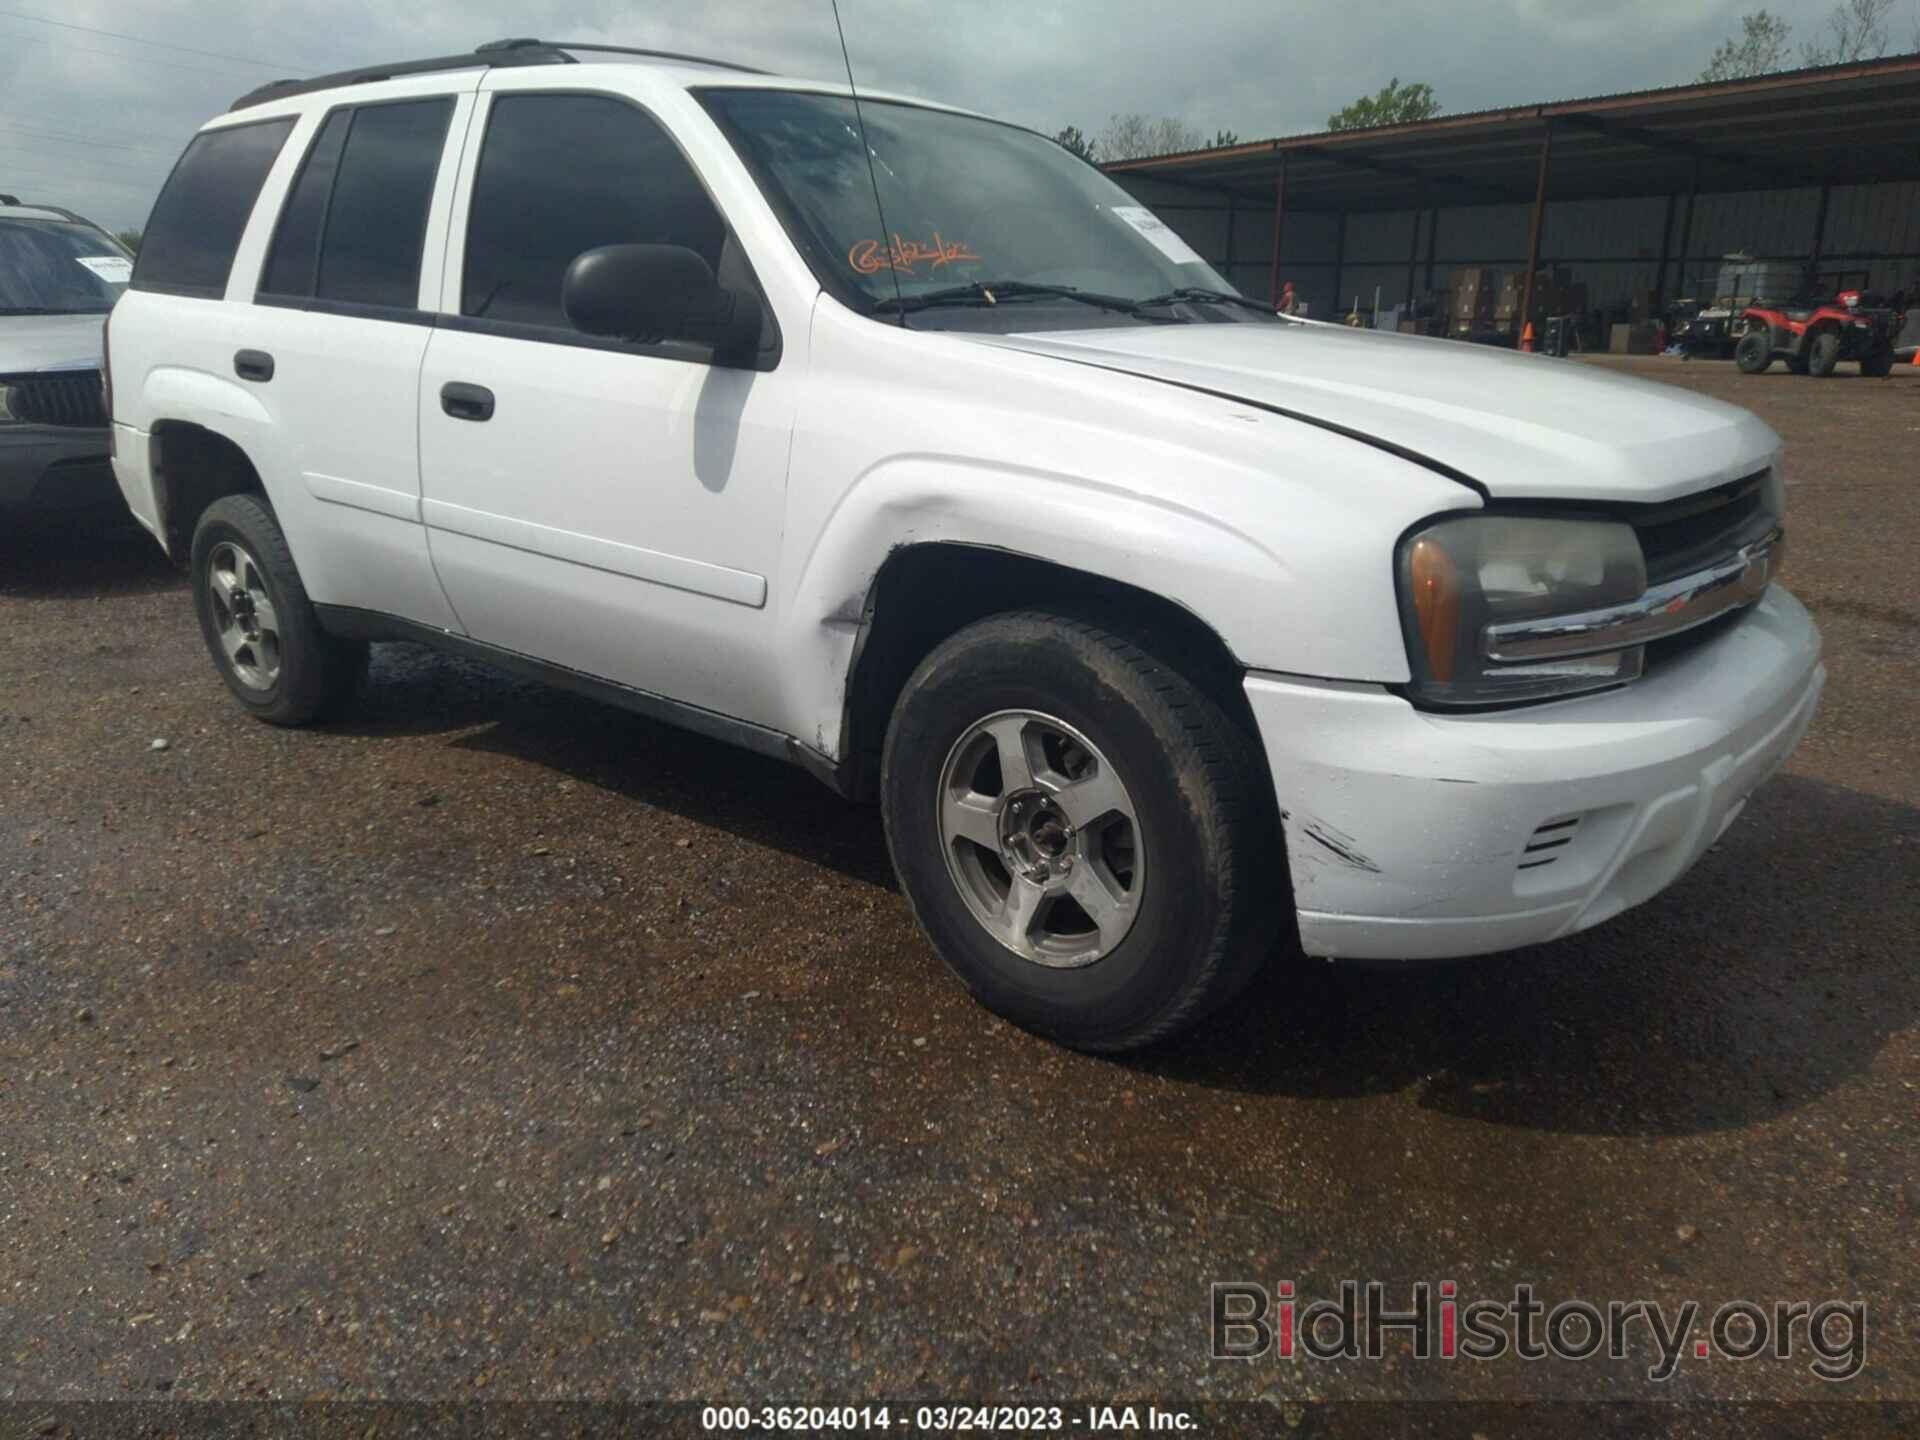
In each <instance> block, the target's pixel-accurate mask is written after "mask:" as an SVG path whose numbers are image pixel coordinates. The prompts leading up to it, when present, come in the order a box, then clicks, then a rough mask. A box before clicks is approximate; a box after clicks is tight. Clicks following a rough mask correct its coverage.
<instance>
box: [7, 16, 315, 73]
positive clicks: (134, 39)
mask: <svg viewBox="0 0 1920 1440" xmlns="http://www.w3.org/2000/svg"><path fill="white" fill-rule="evenodd" d="M0 15H10V16H12V17H13V18H14V19H16V20H31V21H32V22H33V23H34V24H36V25H54V26H58V27H59V28H60V29H62V30H79V31H82V32H84V33H86V34H88V35H105V36H107V37H108V38H109V39H113V40H125V41H128V42H129V43H131V44H134V45H152V46H154V47H155V48H156V49H160V50H178V51H179V52H180V53H181V54H183V55H199V56H202V57H204V58H205V59H208V60H234V61H237V62H239V63H240V64H242V65H257V66H259V67H260V68H261V69H262V70H278V71H279V72H280V73H281V74H283V75H285V74H289V73H291V72H293V71H298V70H303V69H307V68H310V67H306V66H300V65H286V64H283V63H281V62H280V61H278V60H258V59H255V58H254V57H253V56H251V55H228V54H225V53H223V52H221V51H218V50H196V49H194V48H193V46H191V45H173V44H169V43H168V42H167V41H165V40H149V39H148V38H147V37H146V36H144V35H128V34H126V33H125V32H124V31H120V30H101V29H98V28H96V27H94V26H92V25H75V24H74V23H73V22H72V21H70V20H49V19H48V18H47V17H46V16H44V15H35V14H32V13H30V12H28V11H26V10H0ZM311 68H316V69H317V68H319V67H311Z"/></svg>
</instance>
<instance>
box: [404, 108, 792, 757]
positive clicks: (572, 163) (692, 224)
mask: <svg viewBox="0 0 1920 1440" xmlns="http://www.w3.org/2000/svg"><path fill="white" fill-rule="evenodd" d="M506 73H507V74H508V76H509V78H508V79H507V80H506V81H504V82H502V83H503V84H504V85H506V86H509V87H511V86H515V85H517V86H518V87H519V88H517V89H514V88H505V89H502V90H499V91H493V92H490V93H485V94H483V96H482V103H483V106H484V111H483V113H482V114H481V115H480V116H479V117H478V118H477V119H476V123H475V129H474V135H475V137H476V138H477V143H478V150H477V154H474V155H470V156H469V157H468V159H467V161H466V168H467V170H468V171H469V172H470V174H471V182H470V183H469V184H467V185H465V186H463V193H464V195H465V196H466V203H465V206H464V211H463V208H462V206H460V205H459V204H458V203H456V207H455V213H454V224H453V230H454V234H453V238H452V246H453V250H454V252H456V253H454V254H450V256H449V265H448V291H447V299H446V300H444V301H443V305H442V309H443V311H446V312H449V313H444V314H442V315H441V317H440V323H439V325H438V327H437V328H436V329H435V330H434V332H433V337H432V340H431V342H430V343H429V345H428V347H427V355H426V364H425V367H424V369H423V372H422V377H421V385H420V445H421V486H422V493H423V497H424V499H423V506H422V513H423V515H424V517H425V519H426V524H427V528H428V536H429V541H430V544H431V546H432V551H433V561H434V568H435V570H436V571H437V573H438V574H439V577H440V580H441V582H442V584H443V585H444V586H445V588H446V592H447V597H448V599H449V600H450V601H451V603H452V605H453V607H454V609H455V610H456V611H457V612H458V614H459V617H460V621H461V623H462V625H463V627H464V628H465V629H466V631H467V633H468V634H470V635H471V636H473V638H475V639H476V640H481V641H485V642H487V643H488V644H491V645H496V646H499V647H502V648H504V649H506V650H510V651H515V652H518V653H520V654H523V655H529V656H533V657H535V658H537V659H541V660H545V661H550V662H554V663H557V664H560V665H563V666H566V667H567V668H569V669H573V670H578V671H582V672H585V673H586V674H589V675H594V676H598V677H601V678H603V679H609V680H613V681H616V682H619V683H621V684H624V685H627V686H631V687H634V688H637V689H640V690H645V691H649V692H652V693H655V694H660V695H665V696H668V697H670V698H672V699H675V700H679V701H682V702H684V703H688V704H692V705H697V706H700V707H702V708H705V709H709V710H714V711H718V712H720V713H722V714H726V715H732V716H736V717H739V718H742V719H748V720H756V721H760V722H763V723H764V722H766V721H768V720H770V719H771V718H772V717H773V716H774V715H775V714H776V713H777V711H776V706H775V700H776V696H775V684H774V679H773V675H774V669H775V667H773V666H772V665H770V664H769V663H768V657H769V649H770V646H771V643H772V633H771V625H770V616H769V612H768V607H767V601H768V593H769V582H770V579H771V578H772V577H773V575H774V572H775V564H776V560H777V557H778V554H779V548H780V530H781V516H782V511H783V508H784V491H785V477H786V464H787V453H788V444H789V437H790V435H791V432H792V428H793V415H794V404H795V400H794V384H795V381H794V376H793V371H794V369H795V367H794V366H793V365H791V364H789V365H787V366H785V367H784V368H782V367H779V366H777V365H776V364H774V363H773V357H774V355H775V354H776V352H775V351H773V350H771V349H769V350H767V351H766V352H764V353H765V354H766V355H767V357H768V360H767V364H766V365H763V366H762V367H761V368H757V369H741V368H727V367H722V366H718V365H715V364H713V363H711V359H712V357H711V352H710V350H708V349H707V348H706V347H703V346H698V345H691V344H685V343H678V342H670V343H658V344H640V343H628V342H624V341H618V342H616V341H609V340H605V339H599V338H595V337H592V336H588V335H584V334H581V333H580V332H578V331H576V330H574V329H573V328H572V327H571V326H570V325H569V324H568V322H567V319H566V316H565V315H564V313H562V310H561V305H560V290H561V279H562V277H563V275H564V274H565V272H566V269H567V266H568V265H569V264H570V263H571V262H572V260H573V259H574V258H575V257H576V256H577V255H579V254H581V253H583V252H584V251H587V250H591V249H593V248H595V247H597V246H601V245H610V244H617V243H649V244H670V245H683V246H686V247H688V248H690V249H692V250H695V251H697V252H698V253H699V254H701V255H702V256H703V257H705V258H706V260H707V263H708V264H709V265H711V266H712V267H713V269H714V271H715V273H716V274H717V275H718V277H719V279H720V282H721V283H722V284H723V285H729V286H739V285H752V284H753V283H754V281H753V278H752V274H751V271H750V269H749V268H748V267H747V265H746V263H745V260H744V257H743V256H742V255H741V254H740V253H739V249H738V242H737V241H736V240H735V239H734V238H733V237H732V235H731V233H730V231H729V230H728V227H727V225H726V223H725V221H724V220H723V219H722V218H721V215H720V213H719V211H718V209H717V208H716V206H715V205H714V203H713V201H712V200H711V199H710V198H709V196H708V192H707V190H706V189H705V188H704V187H703V185H702V184H701V181H700V179H699V177H698V176H697V175H696V174H695V173H694V171H693V169H692V167H691V166H690V165H689V163H688V161H687V160H686V158H685V157H684V156H683V155H682V154H681V152H680V150H679V148H678V147H677V146H676V145H675V144H674V142H673V140H672V138H671V137H670V136H669V135H668V133H667V132H666V131H665V129H663V128H662V127H661V125H660V124H659V123H658V122H657V121H655V120H654V119H653V118H652V117H651V116H650V115H648V114H647V113H646V112H645V111H644V110H642V109H640V108H639V107H638V106H636V105H634V104H633V103H632V102H630V101H628V100H625V99H621V98H619V97H616V96H612V95H601V94H583V93H580V92H577V91H575V92H567V93H559V92H542V91H539V90H537V89H532V88H529V86H528V77H527V76H526V75H525V74H524V72H506ZM470 144H471V142H470ZM456 296H457V302H458V303H457V312H458V313H457V314H455V313H451V312H453V311H454V310H455V308H456V306H455V304H454V303H453V302H454V299H455V297H456ZM769 367H771V368H769Z"/></svg>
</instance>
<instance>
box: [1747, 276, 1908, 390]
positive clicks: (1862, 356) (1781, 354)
mask: <svg viewBox="0 0 1920 1440" xmlns="http://www.w3.org/2000/svg"><path fill="white" fill-rule="evenodd" d="M1873 300H1874V297H1872V296H1868V295H1865V294H1863V293H1862V292H1860V291H1858V290H1843V291H1841V292H1840V294H1839V295H1838V296H1837V297H1835V298H1834V299H1833V300H1832V301H1830V302H1827V303H1824V304H1820V305H1815V306H1811V307H1807V308H1801V307H1789V308H1784V309H1782V308H1777V307H1775V306H1772V305H1749V306H1748V307H1747V308H1746V309H1745V310H1744V311H1743V312H1741V317H1740V318H1741V320H1742V321H1743V322H1744V323H1745V326H1746V329H1745V330H1744V331H1743V332H1742V333H1741V336H1740V339H1739V341H1738V342H1737V343H1736V344H1735V345H1734V347H1733V361H1734V364H1736V365H1738V366H1739V367H1740V369H1741V370H1742V371H1743V372H1745V373H1746V374H1748V375H1758V374H1759V373H1760V372H1761V371H1762V370H1765V369H1766V368H1767V367H1768V366H1769V365H1771V364H1773V362H1774V361H1775V360H1785V361H1786V362H1787V368H1788V369H1789V370H1791V371H1793V373H1794V374H1796V375H1818V376H1825V375H1831V374H1832V373H1833V367H1834V366H1836V365H1838V364H1839V363H1840V362H1841V361H1842V360H1858V361H1859V362H1860V373H1861V374H1862V375H1874V376H1884V375H1887V374H1889V373H1891V372H1892V370H1893V335H1894V331H1895V330H1896V329H1898V328H1899V317H1898V316H1897V315H1895V313H1894V312H1893V311H1892V310H1890V309H1887V308H1886V307H1885V306H1882V305H1878V304H1875V303H1872V302H1873Z"/></svg>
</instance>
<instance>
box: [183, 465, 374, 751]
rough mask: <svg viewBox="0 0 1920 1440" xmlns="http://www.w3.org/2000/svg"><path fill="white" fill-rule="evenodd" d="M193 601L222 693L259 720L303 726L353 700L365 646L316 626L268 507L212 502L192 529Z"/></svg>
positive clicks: (257, 501)
mask: <svg viewBox="0 0 1920 1440" xmlns="http://www.w3.org/2000/svg"><path fill="white" fill-rule="evenodd" d="M192 567H193V604H194V609H195V610H196V611H197V612H198V614H199V617H200V633H201V635H202V636H203V637H204V638H205V640H206V642H207V650H208V653H210V654H211V655H212V656H213V663H214V665H215V666H216V667H217V668H218V669H219V671H220V678H221V679H223V680H225V681H226V682H227V689H229V690H231V691H232V692H233V696H234V698H235V699H236V700H238V701H239V702H240V703H241V704H242V705H244V706H245V707H246V708H247V709H248V711H250V712H251V713H252V714H253V715H254V716H256V717H257V718H258V719H261V720H265V721H267V722H269V723H270V724H274V725H305V724H307V723H309V722H310V721H314V720H319V719H323V718H324V717H326V716H327V715H330V714H332V713H334V712H335V711H337V710H338V709H339V708H340V707H341V706H342V705H344V704H345V703H346V702H347V701H348V700H350V699H351V698H352V697H353V693H354V691H355V689H356V688H357V686H358V684H359V680H360V675H361V672H362V671H363V670H364V669H365V667H366V661H367V647H366V645H365V644H356V643H353V642H350V641H345V640H338V639H335V638H334V637H333V636H331V635H329V634H327V633H326V631H324V630H322V629H321V628H320V622H319V621H318V619H316V618H315V616H314V613H313V605H312V602H310V601H309V600H308V599H307V590H306V586H304V585H303V584H301V583H300V572H299V571H298V570H296V569H295V568H294V565H293V554H292V552H291V551H290V550H288V548H287V540H286V536H285V535H284V534H283V533H282V532H281V529H280V522H279V521H278V520H276V519H275V518H274V514H273V511H272V509H271V508H270V507H269V506H268V505H267V503H266V501H265V500H264V499H263V498H262V497H260V496H257V495H228V496H224V497H222V498H221V499H219V500H216V501H214V502H213V504H211V505H209V506H208V507H207V509H206V512H205V513H204V514H203V515H201V517H200V523H199V524H198V525H197V526H195V527H194V532H193V559H192Z"/></svg>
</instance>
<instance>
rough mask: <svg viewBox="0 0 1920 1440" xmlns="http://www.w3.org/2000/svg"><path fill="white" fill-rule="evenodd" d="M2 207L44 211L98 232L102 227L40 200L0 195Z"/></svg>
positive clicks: (58, 206)
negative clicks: (12, 206) (9, 206)
mask: <svg viewBox="0 0 1920 1440" xmlns="http://www.w3.org/2000/svg"><path fill="white" fill-rule="evenodd" d="M0 205H18V206H19V207H20V208H21V209H22V210H44V211H46V212H47V213H48V214H49V215H58V216H59V217H60V218H61V219H62V220H70V221H72V222H73V223H74V224H75V225H87V226H91V227H92V228H93V229H95V230H98V229H100V228H101V227H100V226H98V225H95V224H94V223H93V221H91V220H89V219H87V217H86V216H84V215H76V214H75V213H74V212H73V211H71V210H69V209H67V208H66V207H65V206H64V205H48V204H45V203H43V202H41V201H39V200H22V199H21V198H20V197H19V196H18V195H0Z"/></svg>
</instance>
